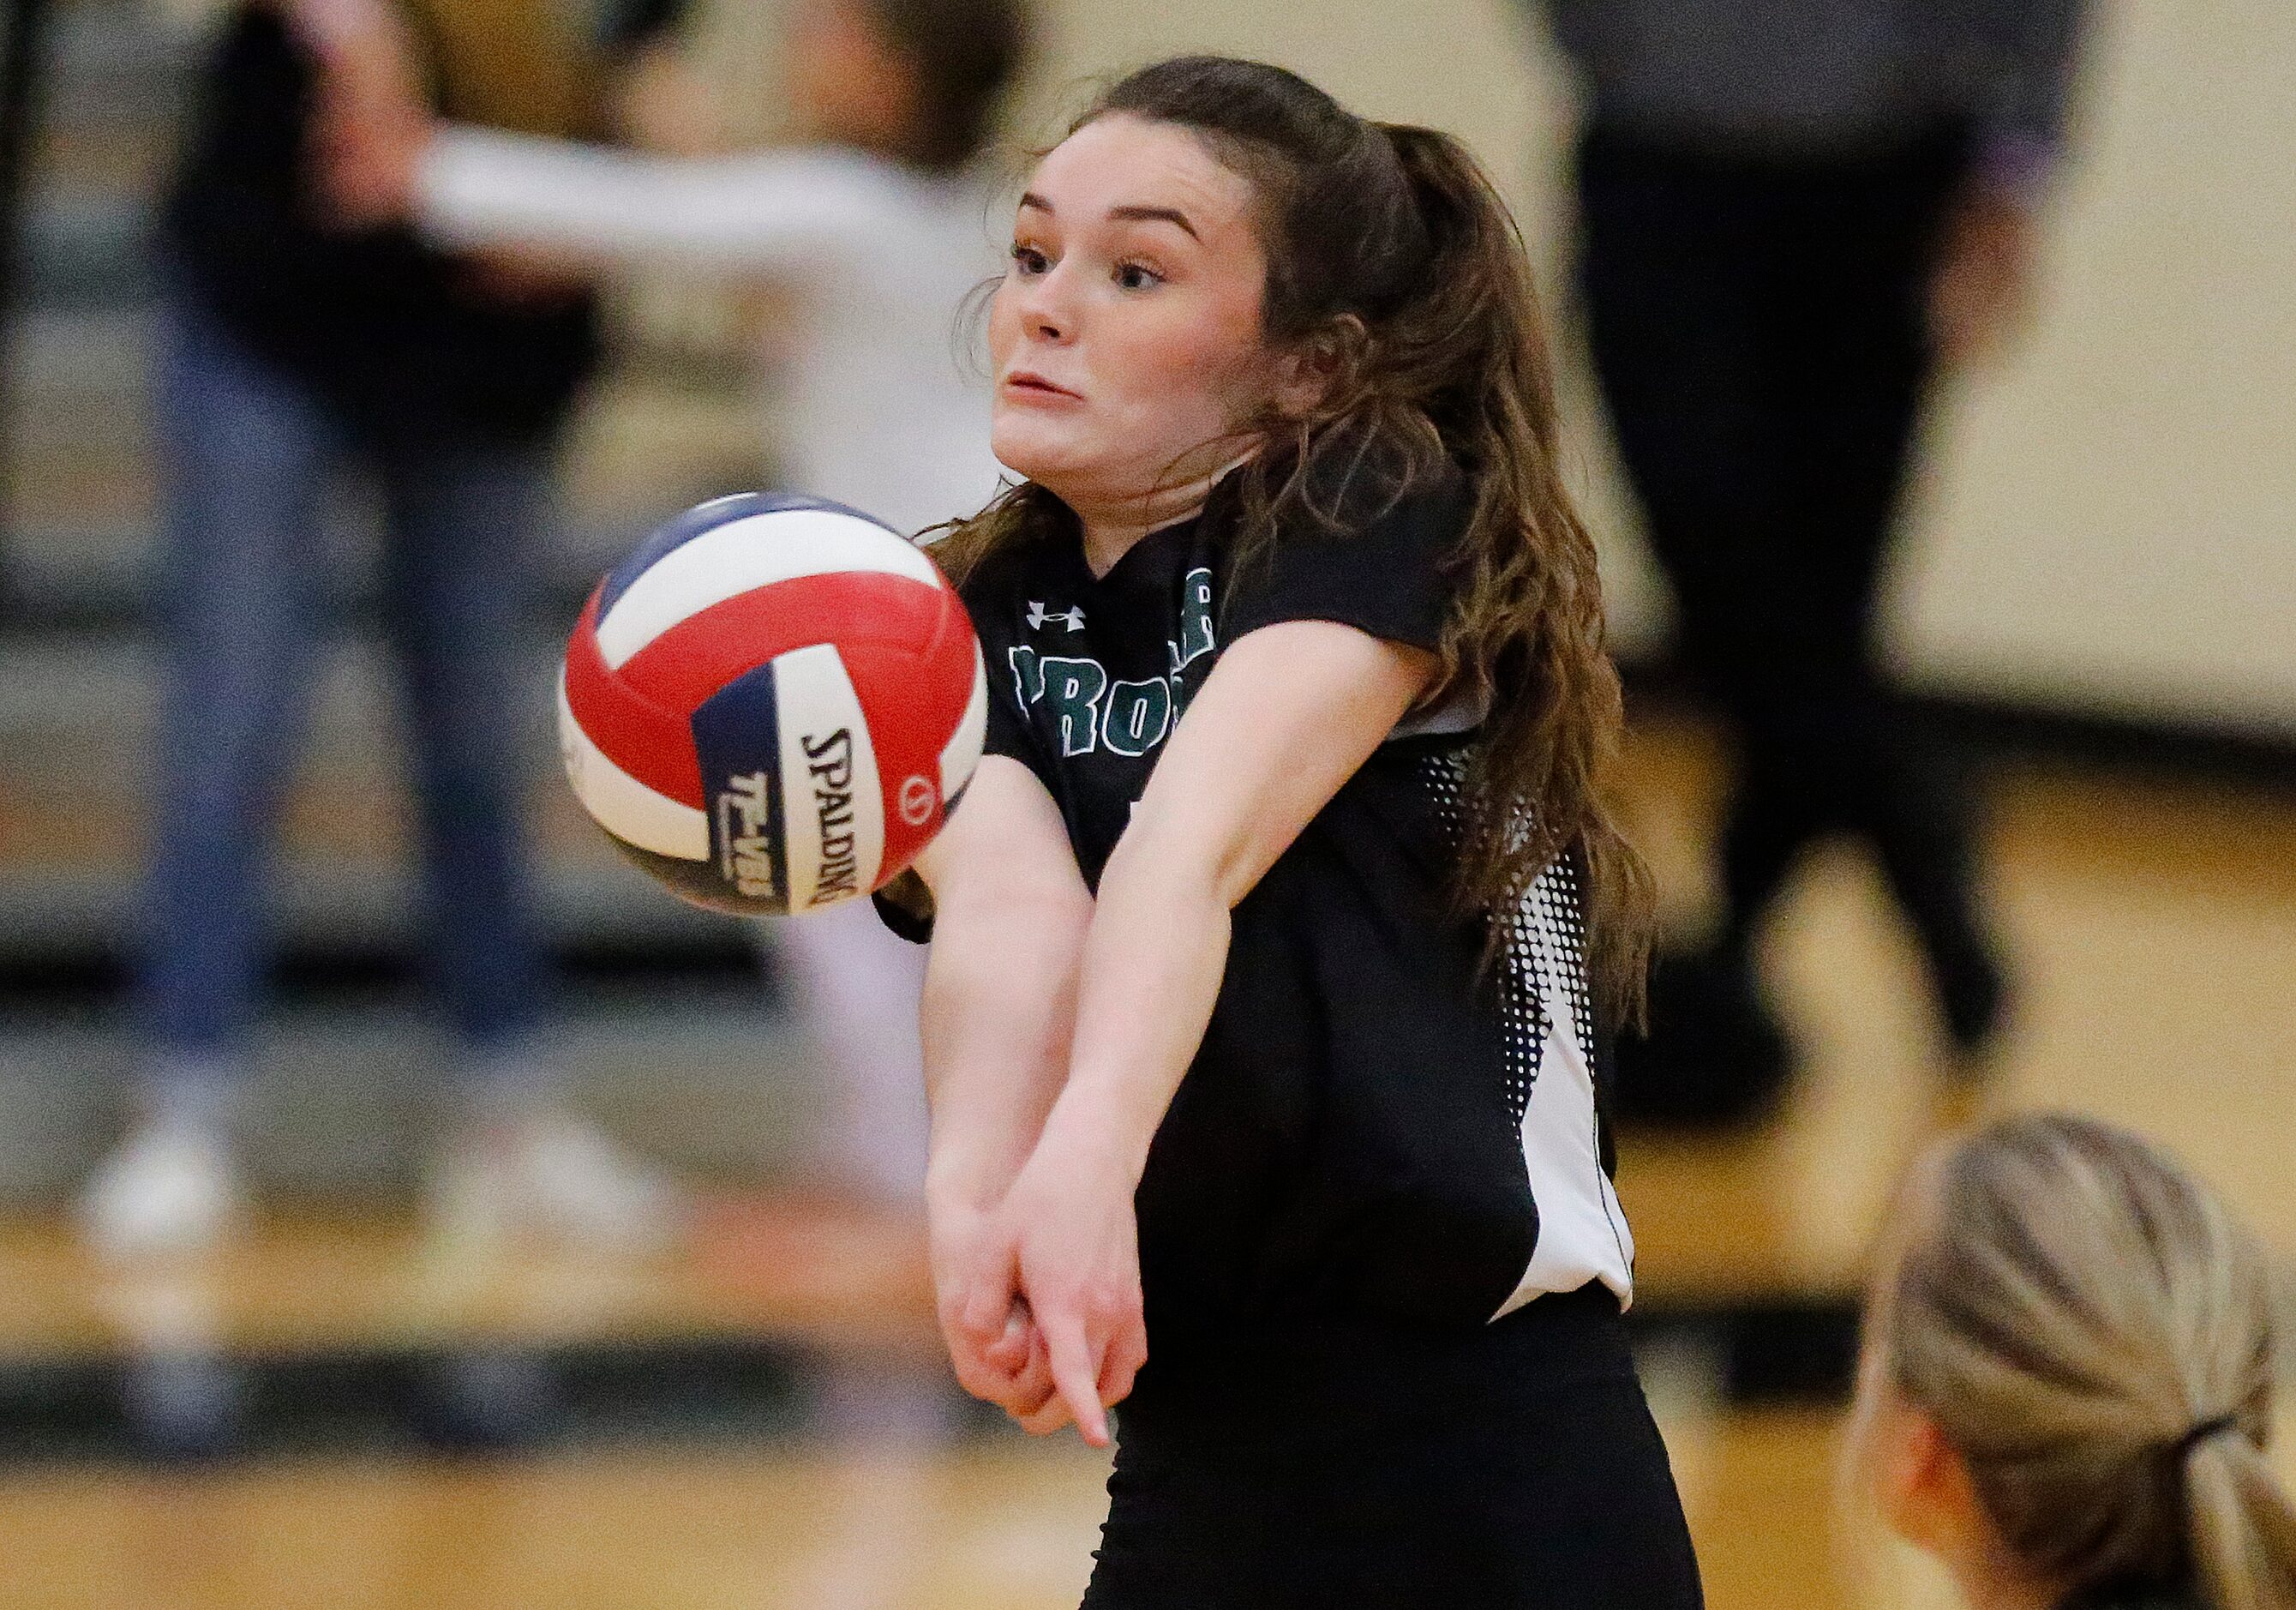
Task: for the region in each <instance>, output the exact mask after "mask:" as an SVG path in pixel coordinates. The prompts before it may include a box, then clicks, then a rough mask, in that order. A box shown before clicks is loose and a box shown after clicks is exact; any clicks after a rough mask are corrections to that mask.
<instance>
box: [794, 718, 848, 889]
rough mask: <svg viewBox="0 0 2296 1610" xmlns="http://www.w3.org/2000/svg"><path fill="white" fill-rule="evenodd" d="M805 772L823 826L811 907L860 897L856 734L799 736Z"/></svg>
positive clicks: (844, 731)
mask: <svg viewBox="0 0 2296 1610" xmlns="http://www.w3.org/2000/svg"><path fill="white" fill-rule="evenodd" d="M798 742H799V743H801V744H803V745H804V746H805V758H806V762H807V764H806V772H807V774H808V776H811V777H812V778H813V808H814V811H815V814H816V818H817V819H818V821H819V823H820V826H821V875H820V876H819V877H818V878H816V880H815V882H814V885H813V896H812V898H811V899H808V901H807V902H806V903H807V904H808V905H809V906H821V905H825V904H827V903H828V902H829V901H831V900H833V899H841V898H843V897H845V896H849V895H853V894H857V893H859V892H860V891H859V890H858V889H857V887H856V886H855V880H856V878H857V875H858V873H859V867H857V864H856V862H855V859H854V854H853V848H854V846H853V734H852V731H851V729H849V728H848V727H839V728H838V729H837V730H836V731H835V732H833V733H831V734H829V735H827V736H825V737H820V738H812V737H805V736H800V737H799V739H798Z"/></svg>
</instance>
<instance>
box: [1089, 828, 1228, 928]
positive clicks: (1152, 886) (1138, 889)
mask: <svg viewBox="0 0 2296 1610" xmlns="http://www.w3.org/2000/svg"><path fill="white" fill-rule="evenodd" d="M1257 882H1259V871H1258V869H1256V868H1254V867H1251V865H1250V864H1249V862H1248V859H1247V858H1246V856H1245V854H1244V853H1243V851H1242V850H1241V849H1237V850H1226V849H1223V848H1221V847H1218V846H1211V845H1206V844H1202V843H1199V842H1193V841H1185V840H1181V839H1179V838H1177V837H1167V836H1164V835H1160V834H1155V833H1153V832H1149V833H1141V832H1129V833H1127V834H1125V835H1124V836H1123V838H1121V839H1119V840H1118V841H1117V845H1116V849H1115V850H1114V851H1113V852H1112V853H1111V855H1110V856H1109V858H1108V865H1107V867H1105V868H1103V871H1102V873H1101V875H1100V892H1101V899H1103V901H1106V900H1109V899H1120V900H1123V901H1125V902H1126V903H1131V902H1134V901H1138V900H1141V899H1148V900H1152V901H1153V902H1154V903H1156V904H1159V905H1162V906H1166V907H1169V908H1176V909H1178V908H1195V907H1197V906H1204V907H1209V908H1215V909H1217V910H1218V912H1220V913H1221V914H1222V915H1225V914H1226V913H1227V912H1229V911H1232V910H1234V908H1235V905H1236V902H1237V901H1239V900H1241V899H1243V897H1244V896H1245V895H1247V894H1249V893H1251V886H1252V885H1253V884H1254V883H1257Z"/></svg>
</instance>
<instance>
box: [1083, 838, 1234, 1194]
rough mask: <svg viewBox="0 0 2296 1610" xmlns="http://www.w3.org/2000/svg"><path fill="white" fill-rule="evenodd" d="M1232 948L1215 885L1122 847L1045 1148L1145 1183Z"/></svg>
mask: <svg viewBox="0 0 2296 1610" xmlns="http://www.w3.org/2000/svg"><path fill="white" fill-rule="evenodd" d="M1228 937H1229V916H1228V905H1227V901H1226V899H1225V898H1224V896H1223V894H1222V892H1221V891H1220V889H1219V887H1218V880H1217V879H1216V878H1215V877H1213V876H1212V875H1210V874H1209V873H1208V874H1206V875H1202V876H1196V875H1192V874H1191V873H1190V872H1189V871H1188V870H1187V869H1186V868H1185V867H1177V866H1174V865H1172V864H1170V863H1169V861H1162V860H1161V858H1160V857H1159V855H1158V853H1157V848H1156V846H1155V845H1154V844H1153V843H1152V842H1133V841H1130V840H1128V841H1127V842H1126V843H1124V844H1121V845H1119V847H1118V850H1117V852H1116V854H1115V855H1114V856H1113V857H1112V858H1111V859H1110V862H1109V865H1108V868H1107V870H1106V872H1105V873H1104V874H1103V876H1102V879H1101V885H1100V894H1099V899H1098V902H1097V903H1096V905H1095V908H1094V914H1093V920H1092V927H1091V931H1090V932H1089V933H1088V935H1087V938H1086V941H1085V946H1084V962H1083V968H1082V974H1081V978H1080V980H1079V983H1078V1002H1077V1026H1076V1033H1075V1042H1074V1046H1073V1048H1072V1049H1071V1051H1070V1057H1069V1076H1068V1079H1067V1081H1066V1083H1065V1085H1064V1087H1063V1088H1062V1091H1061V1093H1060V1098H1059V1101H1058V1102H1057V1104H1056V1105H1054V1109H1053V1113H1052V1114H1051V1116H1050V1118H1049V1119H1048V1120H1047V1121H1046V1126H1045V1132H1046V1143H1047V1145H1054V1144H1056V1145H1058V1146H1059V1147H1060V1148H1061V1149H1062V1154H1063V1155H1065V1156H1070V1157H1073V1156H1078V1155H1085V1156H1088V1157H1090V1158H1092V1159H1094V1160H1095V1161H1097V1162H1102V1163H1104V1164H1106V1165H1108V1166H1110V1167H1111V1168H1114V1169H1117V1170H1119V1171H1121V1172H1122V1173H1123V1174H1124V1175H1125V1176H1126V1177H1127V1178H1128V1179H1131V1180H1132V1181H1134V1182H1135V1183H1137V1181H1138V1179H1139V1178H1140V1174H1141V1171H1142V1170H1143V1168H1144V1167H1145V1165H1146V1162H1147V1158H1148V1146H1149V1143H1150V1142H1151V1141H1152V1139H1154V1138H1155V1134H1156V1129H1157V1127H1158V1126H1159V1125H1160V1124H1161V1123H1162V1121H1163V1119H1164V1113H1165V1110H1166V1109H1167V1108H1168V1107H1169V1106H1170V1105H1171V1104H1172V1097H1173V1096H1174V1095H1175V1094H1176V1093H1177V1091H1178V1089H1179V1088H1180V1081H1181V1080H1182V1079H1183V1078H1184V1077H1185V1075H1186V1073H1187V1071H1188V1065H1189V1064H1190V1063H1191V1062H1192V1061H1193V1060H1194V1057H1195V1054H1196V1048H1197V1047H1198V1046H1199V1045H1201V1043H1202V1040H1203V1037H1204V1030H1205V1028H1206V1026H1207V1025H1208V1024H1209V1023H1210V1021H1211V1014H1212V1008H1213V1006H1214V1005H1215V1004H1216V1003H1217V1001H1218V998H1219V988H1220V979H1221V976H1222V974H1223V973H1225V972H1226V966H1227V951H1228Z"/></svg>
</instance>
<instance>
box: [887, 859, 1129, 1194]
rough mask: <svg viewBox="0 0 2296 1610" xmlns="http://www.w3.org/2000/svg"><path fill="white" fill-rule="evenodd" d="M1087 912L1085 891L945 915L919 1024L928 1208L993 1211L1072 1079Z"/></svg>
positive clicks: (927, 972)
mask: <svg viewBox="0 0 2296 1610" xmlns="http://www.w3.org/2000/svg"><path fill="white" fill-rule="evenodd" d="M1091 912H1092V902H1091V899H1090V897H1089V896H1087V895H1084V894H1083V893H1082V891H1081V890H1080V889H1079V890H1078V891H1076V893H1075V894H1073V895H1071V896H1069V897H1066V898H1060V897H1047V898H1044V899H1038V900H1037V901H1034V902H1031V903H1030V904H1029V905H1028V906H1026V907H1024V908H1021V909H1019V910H1013V909H1009V908H1008V909H1005V910H1002V911H999V912H993V913H991V912H983V913H973V912H969V911H967V910H966V908H964V906H963V905H961V904H960V905H957V906H955V908H944V909H943V910H942V911H941V913H940V914H939V918H938V921H937V925H936V928H935V932H934V936H933V946H932V955H931V959H930V961H929V962H928V964H927V965H926V969H925V991H924V1010H923V1019H922V1027H923V1035H924V1058H925V1092H926V1097H927V1100H928V1101H929V1102H930V1104H931V1110H932V1144H931V1158H930V1161H929V1162H928V1164H927V1169H926V1194H927V1196H928V1198H929V1199H930V1200H932V1201H935V1202H940V1203H949V1204H951V1205H957V1206H966V1207H975V1208H981V1207H988V1206H990V1205H993V1204H994V1203H996V1202H997V1201H998V1200H1000V1199H1001V1198H1002V1197H1003V1195H1004V1194H1005V1187H1007V1186H1009V1185H1011V1184H1012V1182H1013V1176H1014V1175H1016V1174H1018V1173H1019V1172H1020V1170H1021V1164H1022V1163H1023V1162H1026V1161H1027V1159H1028V1156H1029V1152H1030V1151H1031V1150H1032V1149H1033V1148H1034V1147H1035V1146H1036V1144H1037V1136H1038V1134H1039V1133H1040V1132H1041V1130H1042V1129H1043V1128H1044V1123H1045V1115H1046V1113H1047V1112H1048V1111H1049V1110H1050V1109H1051V1107H1052V1105H1053V1103H1054V1098H1055V1097H1057V1096H1058V1095H1059V1094H1060V1090H1061V1086H1062V1081H1063V1080H1065V1078H1066V1077H1067V1073H1068V1062H1069V1053H1070V1036H1071V1031H1072V1030H1073V1027H1074V1024H1075V1022H1076V1006H1077V972H1078V960H1079V956H1080V953H1081V950H1082V948H1083V942H1084V934H1085V931H1086V926H1087V923H1088V922H1089V920H1090V917H1091Z"/></svg>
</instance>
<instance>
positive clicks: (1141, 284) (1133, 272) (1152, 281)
mask: <svg viewBox="0 0 2296 1610" xmlns="http://www.w3.org/2000/svg"><path fill="white" fill-rule="evenodd" d="M1116 283H1118V284H1119V285H1120V286H1122V287H1123V288H1124V289H1125V290H1127V291H1145V290H1147V289H1148V288H1149V287H1150V286H1151V285H1160V284H1162V283H1164V276H1163V275H1160V274H1159V273H1157V272H1156V271H1155V270H1154V269H1153V268H1151V267H1148V265H1147V264H1145V263H1119V264H1117V266H1116Z"/></svg>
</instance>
